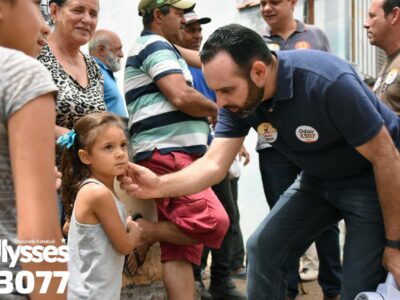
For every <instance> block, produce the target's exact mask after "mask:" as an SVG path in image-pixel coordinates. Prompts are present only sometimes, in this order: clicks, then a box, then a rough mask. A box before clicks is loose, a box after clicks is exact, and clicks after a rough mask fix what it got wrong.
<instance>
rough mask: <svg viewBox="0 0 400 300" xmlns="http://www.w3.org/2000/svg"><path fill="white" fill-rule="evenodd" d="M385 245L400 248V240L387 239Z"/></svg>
mask: <svg viewBox="0 0 400 300" xmlns="http://www.w3.org/2000/svg"><path fill="white" fill-rule="evenodd" d="M385 246H386V247H389V248H394V249H399V250H400V241H393V240H388V239H386V243H385Z"/></svg>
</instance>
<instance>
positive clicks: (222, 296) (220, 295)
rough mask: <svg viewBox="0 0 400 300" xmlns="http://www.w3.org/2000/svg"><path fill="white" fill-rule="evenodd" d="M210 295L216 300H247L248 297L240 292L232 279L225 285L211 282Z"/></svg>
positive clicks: (224, 283)
mask: <svg viewBox="0 0 400 300" xmlns="http://www.w3.org/2000/svg"><path fill="white" fill-rule="evenodd" d="M209 291H210V294H211V295H212V297H213V299H214V300H246V299H247V297H246V296H245V295H244V294H243V293H242V292H240V291H239V290H238V289H237V287H236V285H235V283H234V282H233V280H232V279H231V278H228V279H227V280H226V281H225V282H223V283H214V284H213V282H212V281H211V284H210V289H209Z"/></svg>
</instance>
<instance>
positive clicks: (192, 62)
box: [175, 45, 201, 68]
mask: <svg viewBox="0 0 400 300" xmlns="http://www.w3.org/2000/svg"><path fill="white" fill-rule="evenodd" d="M175 47H176V48H177V49H178V50H179V52H180V53H181V55H182V57H183V59H184V60H185V61H186V63H187V64H188V65H189V66H192V67H195V68H201V61H200V55H199V52H198V51H195V50H190V49H186V48H183V47H180V46H177V45H175Z"/></svg>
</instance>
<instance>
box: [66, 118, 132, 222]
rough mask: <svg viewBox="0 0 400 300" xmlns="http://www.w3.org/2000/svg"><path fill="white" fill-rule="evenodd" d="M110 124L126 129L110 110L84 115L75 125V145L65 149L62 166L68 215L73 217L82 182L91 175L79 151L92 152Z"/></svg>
mask: <svg viewBox="0 0 400 300" xmlns="http://www.w3.org/2000/svg"><path fill="white" fill-rule="evenodd" d="M108 126H117V127H119V128H121V129H122V130H125V125H124V123H123V121H122V120H121V119H120V117H118V116H117V115H115V114H113V113H110V112H101V113H92V114H89V115H87V116H84V117H82V118H81V119H79V121H78V122H76V123H75V126H74V130H75V133H76V136H75V140H74V144H73V146H72V147H70V148H64V150H63V153H62V156H61V168H60V171H61V173H62V191H61V197H62V202H63V206H64V209H65V214H66V216H68V217H71V214H72V209H73V206H74V202H75V198H76V194H77V193H78V191H79V187H80V184H81V183H82V181H83V180H85V179H86V178H88V177H89V176H90V175H91V173H90V169H89V168H88V166H87V165H85V164H84V163H82V161H81V160H80V158H79V156H78V151H79V150H80V149H83V150H86V151H88V152H89V153H90V151H91V149H92V147H93V144H94V142H95V140H96V137H97V135H98V133H99V132H100V131H101V130H103V129H104V128H105V127H108Z"/></svg>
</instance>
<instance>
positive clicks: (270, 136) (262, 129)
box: [257, 123, 278, 143]
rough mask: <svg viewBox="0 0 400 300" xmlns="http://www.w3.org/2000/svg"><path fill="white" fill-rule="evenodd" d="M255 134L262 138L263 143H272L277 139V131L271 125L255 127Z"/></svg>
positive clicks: (263, 124) (264, 124)
mask: <svg viewBox="0 0 400 300" xmlns="http://www.w3.org/2000/svg"><path fill="white" fill-rule="evenodd" d="M257 132H258V134H259V135H261V136H262V137H264V138H265V141H266V142H268V143H273V142H275V141H276V139H277V138H278V131H277V130H276V128H274V126H272V124H271V123H261V124H260V125H258V127H257Z"/></svg>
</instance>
